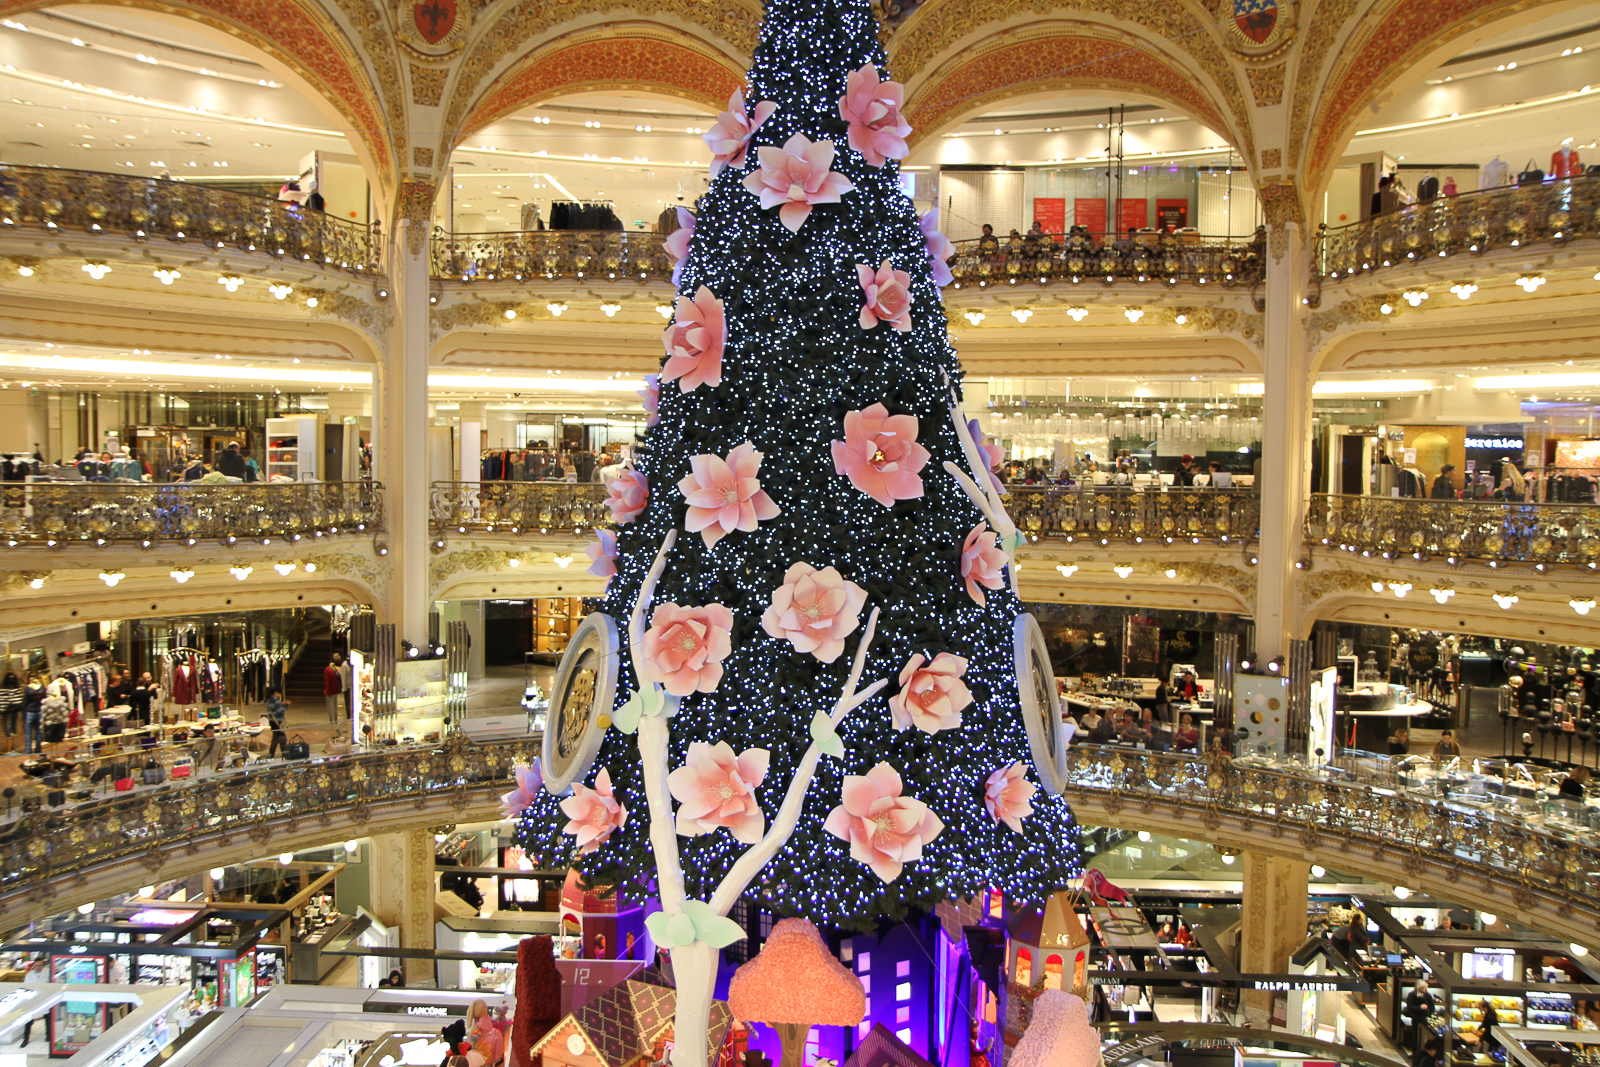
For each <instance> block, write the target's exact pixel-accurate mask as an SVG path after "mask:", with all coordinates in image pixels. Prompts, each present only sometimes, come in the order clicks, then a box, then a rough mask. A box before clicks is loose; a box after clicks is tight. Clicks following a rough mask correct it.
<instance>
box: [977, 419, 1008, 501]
mask: <svg viewBox="0 0 1600 1067" xmlns="http://www.w3.org/2000/svg"><path fill="white" fill-rule="evenodd" d="M967 432H968V433H970V434H972V443H973V444H975V445H977V446H978V453H979V454H980V455H982V456H983V458H984V459H986V460H988V461H989V466H988V467H986V468H985V472H986V473H987V474H988V475H989V484H990V485H992V486H994V489H995V492H997V493H999V494H1000V495H1001V496H1005V495H1006V483H1005V482H1002V481H1001V480H1000V476H999V475H998V474H996V473H995V472H994V469H995V468H996V467H998V466H1000V464H1001V463H1003V462H1005V458H1006V450H1005V449H1003V448H1001V447H1000V446H999V445H998V444H996V443H995V439H994V438H992V437H989V436H987V435H985V434H984V432H983V427H981V426H979V425H978V420H977V419H968V420H967Z"/></svg>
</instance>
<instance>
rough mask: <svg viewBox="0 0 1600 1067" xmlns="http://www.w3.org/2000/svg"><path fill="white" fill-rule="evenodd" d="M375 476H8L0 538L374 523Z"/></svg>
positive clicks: (129, 538) (277, 531)
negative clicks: (256, 479)
mask: <svg viewBox="0 0 1600 1067" xmlns="http://www.w3.org/2000/svg"><path fill="white" fill-rule="evenodd" d="M382 525H383V486H382V485H381V484H379V483H376V482H296V483H293V484H287V483H286V484H273V485H264V484H245V485H236V484H231V483H230V484H226V485H201V484H199V483H198V482H170V483H155V484H141V483H134V482H127V483H119V482H105V483H100V482H30V483H16V482H7V483H5V484H4V485H3V486H0V541H4V542H5V543H7V544H10V545H12V546H15V545H23V544H26V545H48V546H51V547H54V546H57V545H70V544H81V543H84V542H87V543H89V544H94V545H99V544H129V543H132V544H138V545H144V546H146V547H148V546H150V545H154V544H156V543H158V542H163V541H166V542H178V543H180V544H183V543H187V544H194V543H196V542H200V541H218V540H226V539H227V538H230V537H232V538H237V539H238V540H241V541H248V540H253V539H257V538H263V537H271V538H293V537H294V536H296V535H301V536H307V535H311V534H314V533H315V532H317V531H319V530H320V531H322V532H323V533H325V534H331V533H339V532H354V531H362V530H376V529H379V528H381V527H382Z"/></svg>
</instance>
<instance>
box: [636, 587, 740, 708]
mask: <svg viewBox="0 0 1600 1067" xmlns="http://www.w3.org/2000/svg"><path fill="white" fill-rule="evenodd" d="M732 651H733V612H731V611H729V610H728V609H727V608H725V607H723V606H722V605H721V604H707V605H706V606H705V607H703V608H680V607H679V606H678V605H676V604H674V603H672V602H671V601H670V600H669V601H667V602H666V603H664V604H657V605H656V610H655V612H654V613H653V614H652V615H651V616H650V629H648V630H646V631H645V633H644V648H643V649H642V653H643V654H642V656H641V658H640V661H639V664H638V667H639V674H640V676H641V677H642V678H643V679H644V680H645V681H647V682H659V683H661V686H662V688H664V689H665V690H666V691H667V692H669V693H671V694H672V695H673V696H676V697H686V696H688V695H689V694H690V693H694V692H701V693H709V692H711V691H713V690H714V689H716V688H717V684H718V683H719V682H721V681H722V661H723V660H724V659H726V658H727V657H728V653H730V652H732Z"/></svg>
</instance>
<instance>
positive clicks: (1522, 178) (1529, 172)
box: [1517, 159, 1544, 185]
mask: <svg viewBox="0 0 1600 1067" xmlns="http://www.w3.org/2000/svg"><path fill="white" fill-rule="evenodd" d="M1542 181H1544V171H1542V170H1540V169H1539V168H1538V166H1537V165H1536V164H1535V163H1534V162H1533V160H1531V159H1530V160H1528V168H1527V169H1526V170H1524V171H1523V172H1522V173H1521V174H1518V175H1517V184H1518V185H1538V184H1539V183H1540V182H1542Z"/></svg>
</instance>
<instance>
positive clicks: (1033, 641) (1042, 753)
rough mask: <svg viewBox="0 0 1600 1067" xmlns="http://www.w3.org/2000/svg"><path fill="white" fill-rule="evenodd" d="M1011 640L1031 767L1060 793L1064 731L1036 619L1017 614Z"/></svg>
mask: <svg viewBox="0 0 1600 1067" xmlns="http://www.w3.org/2000/svg"><path fill="white" fill-rule="evenodd" d="M1011 644H1012V651H1013V654H1014V656H1015V660H1016V664H1015V665H1016V672H1017V696H1018V698H1019V700H1020V704H1021V707H1022V722H1023V725H1024V726H1026V727H1027V730H1028V748H1029V750H1030V752H1031V753H1032V756H1033V769H1034V770H1035V771H1036V772H1038V775H1039V781H1040V783H1041V784H1042V785H1043V786H1044V788H1045V792H1047V793H1055V794H1060V793H1061V791H1062V790H1064V789H1065V788H1066V787H1067V731H1066V726H1065V724H1063V723H1062V721H1061V706H1060V701H1059V700H1058V699H1057V697H1056V674H1055V671H1054V670H1053V669H1052V668H1051V666H1050V650H1049V649H1048V648H1046V647H1045V643H1044V633H1043V632H1042V631H1041V630H1040V629H1039V620H1038V619H1035V618H1034V617H1033V616H1032V615H1019V616H1017V621H1016V623H1015V624H1014V626H1013V628H1012V641H1011Z"/></svg>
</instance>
